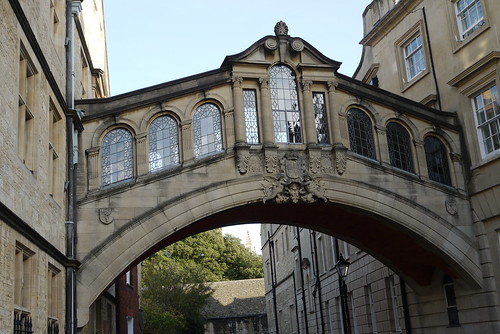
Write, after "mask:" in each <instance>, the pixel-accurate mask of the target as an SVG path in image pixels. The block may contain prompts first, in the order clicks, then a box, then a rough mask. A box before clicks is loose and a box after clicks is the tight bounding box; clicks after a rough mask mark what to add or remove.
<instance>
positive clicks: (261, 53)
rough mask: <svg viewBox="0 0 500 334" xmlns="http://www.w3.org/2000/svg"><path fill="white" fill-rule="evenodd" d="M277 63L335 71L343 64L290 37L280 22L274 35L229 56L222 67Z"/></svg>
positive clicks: (305, 42)
mask: <svg viewBox="0 0 500 334" xmlns="http://www.w3.org/2000/svg"><path fill="white" fill-rule="evenodd" d="M276 62H291V63H296V64H302V63H305V64H308V65H321V66H326V67H328V68H331V69H334V70H335V71H336V70H337V69H338V68H339V67H340V64H341V63H340V62H337V61H335V60H332V59H330V58H328V57H326V56H325V55H323V54H322V53H321V52H319V51H318V50H317V49H316V48H314V47H313V46H312V45H311V44H309V43H308V42H307V41H305V40H303V39H302V38H300V37H292V36H290V35H289V34H288V26H287V25H286V23H284V22H283V21H280V22H278V23H277V24H276V26H275V28H274V35H268V36H265V37H263V38H261V39H260V40H258V41H257V42H255V43H254V44H253V45H251V46H250V47H249V48H248V49H246V50H245V51H243V52H240V53H238V54H235V55H232V56H227V57H226V58H225V59H224V62H223V63H222V65H221V67H226V66H231V64H234V63H270V64H271V63H276Z"/></svg>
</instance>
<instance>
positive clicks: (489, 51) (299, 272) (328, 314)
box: [262, 0, 500, 333]
mask: <svg viewBox="0 0 500 334" xmlns="http://www.w3.org/2000/svg"><path fill="white" fill-rule="evenodd" d="M499 13H500V4H499V3H498V2H497V1H489V0H468V1H464V0H453V1H432V0H428V1H426V0H400V1H393V0H376V1H373V2H372V3H371V4H370V5H369V6H368V7H367V8H366V10H365V11H364V13H363V22H364V37H363V39H362V40H361V44H362V45H363V54H362V59H361V62H360V64H359V67H358V69H357V70H356V73H355V75H354V77H355V78H356V79H358V80H361V81H363V82H365V83H367V84H369V85H371V86H373V87H376V89H383V90H385V91H389V92H391V93H394V94H397V95H400V96H404V97H406V98H409V99H411V100H414V101H416V102H419V103H421V104H423V105H427V106H431V107H433V108H435V109H436V110H444V111H450V112H453V113H456V115H457V117H458V122H459V124H460V128H461V136H462V139H461V141H462V142H463V143H464V147H463V148H462V151H461V152H456V153H457V154H450V155H447V156H444V157H442V158H440V159H442V161H444V160H447V163H449V164H450V165H451V164H453V162H454V161H457V160H460V161H461V163H462V164H463V166H464V167H465V171H466V173H465V179H464V185H465V187H464V189H465V193H466V196H467V197H468V198H469V199H470V202H471V207H470V210H471V212H472V216H473V232H474V235H475V243H477V246H478V249H479V250H480V253H479V261H480V264H481V270H482V283H481V285H480V287H479V290H475V291H474V292H472V291H470V290H467V289H464V287H465V286H464V284H463V282H462V281H460V279H457V278H456V277H453V275H449V273H447V272H446V271H444V272H440V273H436V274H435V275H434V277H433V278H432V284H431V285H430V286H428V287H427V288H425V289H421V288H418V287H416V286H413V285H411V284H407V283H408V282H405V280H404V279H402V278H401V276H399V275H398V273H397V270H396V272H394V271H393V270H391V269H390V268H388V267H386V266H384V264H382V263H381V262H379V261H377V260H376V259H375V258H374V257H373V256H372V255H374V256H375V257H377V254H375V253H370V252H365V251H362V250H360V248H363V247H364V245H363V244H357V245H356V246H358V247H356V246H353V245H352V244H349V243H346V242H344V241H342V240H340V239H336V238H333V237H330V236H327V235H324V234H323V233H321V232H314V231H311V230H306V229H302V228H296V227H293V226H286V225H272V224H268V225H267V226H263V229H262V231H263V234H262V241H263V256H264V263H265V266H266V268H267V269H265V274H266V299H267V302H268V305H267V308H268V316H269V324H270V332H271V333H276V332H277V328H278V330H279V332H280V333H283V332H285V333H345V331H344V330H346V327H348V326H349V328H350V330H351V332H352V333H395V332H403V333H410V332H411V333H445V332H446V333H479V332H483V333H496V332H498V331H499V330H500V329H499V323H498V321H499V319H500V313H499V308H498V306H499V292H498V291H499V290H498V286H499V285H498V284H499V283H500V282H499V270H500V266H499V264H500V255H499V254H500V242H499V241H500V235H499V233H498V230H499V227H500V226H499V224H500V203H499V202H498V196H496V195H495V194H497V193H498V191H499V190H500V173H499V172H498V171H499V170H500V165H499V164H500V159H499V157H500V155H499V154H500V131H499V129H500V127H499V125H500V123H499V119H500V118H499V115H500V99H499V94H498V85H499V84H500V44H499V36H500V35H499V30H498V23H499V22H500V17H499ZM363 112H364V113H365V114H366V115H367V117H369V118H370V119H371V120H372V121H373V122H374V123H375V128H374V129H375V131H376V132H378V133H381V134H384V135H387V134H388V133H389V132H390V131H392V129H390V128H389V126H388V125H389V122H388V119H387V118H384V117H383V116H382V117H381V116H380V114H379V113H378V112H377V110H364V111H363ZM394 116H395V117H398V112H397V110H396V111H395V114H394V115H393V117H394ZM398 122H399V124H400V125H402V126H404V127H406V130H407V131H409V132H410V133H411V136H412V138H413V139H412V140H413V149H414V150H415V151H417V152H418V147H429V148H430V147H432V146H434V145H436V147H438V146H440V145H441V144H440V143H439V142H437V141H436V140H439V141H440V142H441V143H446V144H448V143H449V140H448V139H447V137H446V136H443V134H442V132H441V129H440V126H439V125H437V124H434V125H433V126H432V127H433V129H432V131H431V132H429V133H428V134H427V135H422V130H423V129H416V128H413V129H412V128H408V127H407V125H406V124H405V122H404V120H403V119H400V120H399V121H398ZM399 133H400V134H401V133H404V132H399ZM348 136H349V137H356V136H357V134H356V132H355V131H354V130H353V131H352V132H351V131H349V133H348ZM350 144H351V148H352V145H353V141H352V139H351V142H350ZM354 144H355V143H354ZM413 149H412V151H410V152H409V153H408V155H407V157H406V158H405V157H404V156H399V157H396V156H395V155H394V151H392V152H391V148H389V150H388V152H376V153H377V155H375V157H376V159H377V160H384V155H385V154H387V157H388V158H389V160H390V161H393V159H400V158H402V159H403V160H404V159H406V161H407V162H408V161H409V160H408V159H409V158H413V159H415V161H417V160H420V161H427V166H430V165H429V164H430V161H431V160H432V159H433V158H432V156H429V155H427V154H426V155H425V156H419V155H418V153H417V154H415V151H413ZM361 154H363V155H366V151H361ZM382 163H383V162H382ZM403 167H404V166H403ZM436 167H437V166H436ZM438 169H439V168H437V169H434V170H433V171H430V172H429V175H427V176H425V177H422V178H423V179H426V178H428V177H429V178H431V179H434V180H438V179H440V180H441V182H442V181H443V179H442V178H441V176H438V175H440V172H439V170H438ZM417 173H418V172H417ZM446 182H449V181H446ZM448 184H450V183H448ZM449 204H452V203H449ZM447 210H449V212H451V213H452V214H456V212H455V211H454V206H453V205H449V206H448V207H447ZM312 219H314V218H312ZM373 237H375V235H373ZM343 239H344V240H347V241H348V242H351V241H353V240H349V239H346V238H343ZM450 242H453V241H451V240H450ZM352 243H354V244H355V242H354V241H353V242H352ZM285 245H286V247H285ZM282 247H283V248H282ZM299 249H300V250H301V254H302V255H301V256H300V255H299V254H300V253H299ZM340 254H342V255H343V256H344V257H345V258H347V259H348V260H349V261H350V263H351V266H350V273H349V275H348V277H347V279H346V284H347V288H348V297H347V306H346V307H344V308H347V312H348V314H349V324H346V321H345V320H344V319H342V309H343V308H342V305H341V299H340V295H341V294H340V290H339V278H338V273H337V271H336V270H335V268H334V266H335V263H336V261H337V260H338V259H339V258H338V257H339V255H340ZM379 259H380V258H379ZM386 264H388V265H389V266H391V263H390V261H389V262H386ZM272 267H273V268H274V276H273V274H272V273H271V268H272ZM393 269H394V268H393ZM438 272H439V271H438ZM478 292H479V294H478V295H477V297H474V296H473V294H474V293H478ZM275 303H276V306H274V304H275ZM276 314H277V316H276ZM275 319H277V320H276V321H275Z"/></svg>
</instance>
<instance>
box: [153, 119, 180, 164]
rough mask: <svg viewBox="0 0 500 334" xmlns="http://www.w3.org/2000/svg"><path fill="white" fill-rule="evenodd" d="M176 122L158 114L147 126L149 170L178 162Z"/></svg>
mask: <svg viewBox="0 0 500 334" xmlns="http://www.w3.org/2000/svg"><path fill="white" fill-rule="evenodd" d="M177 133H178V130H177V122H176V121H175V120H174V119H173V118H172V117H170V116H160V117H158V118H157V119H155V120H154V121H153V122H152V123H151V126H150V127H149V171H150V172H156V171H159V170H162V169H164V168H167V167H169V166H172V165H175V164H178V163H179V139H178V134H177Z"/></svg>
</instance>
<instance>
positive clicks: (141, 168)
mask: <svg viewBox="0 0 500 334" xmlns="http://www.w3.org/2000/svg"><path fill="white" fill-rule="evenodd" d="M146 135H147V133H146V132H143V133H140V134H138V135H137V136H136V137H135V142H136V147H137V153H136V154H137V176H142V175H146V174H148V173H149V159H148V151H149V150H148V147H147V140H146V138H147V137H146Z"/></svg>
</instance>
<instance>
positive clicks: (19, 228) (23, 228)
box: [0, 202, 80, 268]
mask: <svg viewBox="0 0 500 334" xmlns="http://www.w3.org/2000/svg"><path fill="white" fill-rule="evenodd" d="M0 220H2V221H4V222H5V223H6V224H7V225H9V226H10V227H11V228H13V229H14V230H15V231H16V232H18V233H19V234H21V235H22V236H24V237H25V238H27V239H28V240H29V241H30V242H32V243H33V244H35V245H36V246H37V247H39V248H40V249H41V250H42V251H44V252H46V253H47V254H48V255H49V256H51V257H52V258H53V259H54V260H56V261H57V262H59V263H61V264H62V265H64V266H65V267H72V268H78V267H79V266H80V262H78V261H77V260H74V259H69V258H68V257H67V256H66V255H64V254H63V253H62V252H61V251H60V250H59V249H57V248H56V247H54V246H53V245H52V244H51V243H50V242H49V241H48V240H47V239H45V238H44V237H43V236H41V235H40V233H38V232H37V231H36V230H35V229H33V228H32V227H31V226H29V225H28V224H27V223H26V222H25V221H24V220H22V219H21V218H20V217H19V216H18V215H16V214H15V213H14V212H12V211H11V210H10V209H9V208H8V207H7V206H5V205H4V204H3V203H1V202H0ZM61 224H63V222H61Z"/></svg>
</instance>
